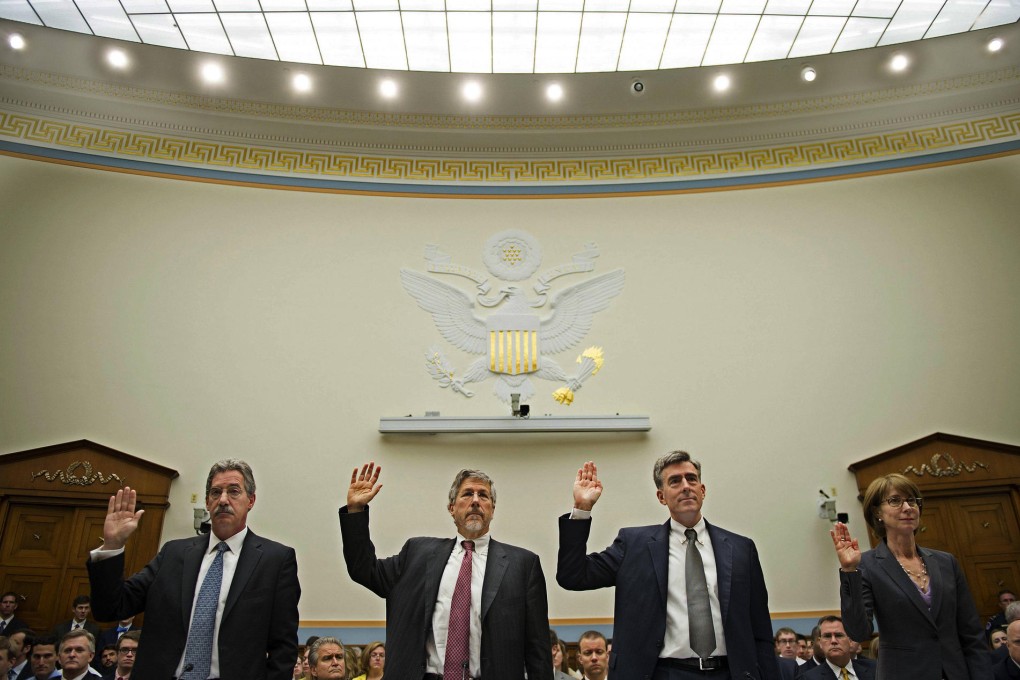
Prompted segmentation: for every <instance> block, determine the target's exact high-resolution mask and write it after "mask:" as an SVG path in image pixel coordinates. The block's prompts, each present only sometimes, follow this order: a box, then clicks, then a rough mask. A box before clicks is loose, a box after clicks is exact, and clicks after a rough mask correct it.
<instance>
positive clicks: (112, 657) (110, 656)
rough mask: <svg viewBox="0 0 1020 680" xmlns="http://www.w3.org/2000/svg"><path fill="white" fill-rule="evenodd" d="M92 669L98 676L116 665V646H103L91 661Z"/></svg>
mask: <svg viewBox="0 0 1020 680" xmlns="http://www.w3.org/2000/svg"><path fill="white" fill-rule="evenodd" d="M92 663H93V665H92V667H93V668H95V669H96V670H97V671H99V672H100V674H105V673H106V671H108V670H110V669H111V668H113V667H114V666H115V665H116V664H117V645H105V646H104V647H101V648H100V649H99V653H98V654H96V656H95V658H93V659H92Z"/></svg>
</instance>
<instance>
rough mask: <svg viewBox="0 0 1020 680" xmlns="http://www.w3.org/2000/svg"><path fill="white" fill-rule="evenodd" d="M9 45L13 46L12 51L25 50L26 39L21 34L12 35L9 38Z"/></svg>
mask: <svg viewBox="0 0 1020 680" xmlns="http://www.w3.org/2000/svg"><path fill="white" fill-rule="evenodd" d="M7 44H8V45H10V46H11V49H15V50H23V49H25V39H24V38H22V37H21V34H20V33H11V36H10V37H9V38H7Z"/></svg>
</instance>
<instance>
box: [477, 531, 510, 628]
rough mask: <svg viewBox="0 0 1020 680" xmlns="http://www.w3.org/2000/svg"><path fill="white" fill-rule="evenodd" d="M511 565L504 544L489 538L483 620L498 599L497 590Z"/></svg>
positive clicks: (483, 594)
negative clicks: (493, 602)
mask: <svg viewBox="0 0 1020 680" xmlns="http://www.w3.org/2000/svg"><path fill="white" fill-rule="evenodd" d="M508 566H510V556H509V555H508V554H507V552H506V550H505V549H504V548H503V544H502V543H499V542H498V541H494V540H492V539H491V538H490V539H489V554H488V556H487V557H486V559H485V579H484V580H483V581H482V616H481V618H482V620H483V621H484V620H485V615H486V614H488V613H489V607H491V606H492V601H493V600H495V599H496V592H497V591H498V590H499V584H500V583H501V582H502V581H503V575H504V574H506V569H507V567H508Z"/></svg>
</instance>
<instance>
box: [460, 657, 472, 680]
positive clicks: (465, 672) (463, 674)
mask: <svg viewBox="0 0 1020 680" xmlns="http://www.w3.org/2000/svg"><path fill="white" fill-rule="evenodd" d="M460 667H461V669H462V670H461V673H460V679H461V680H470V678H468V660H467V659H464V663H462V664H461V665H460Z"/></svg>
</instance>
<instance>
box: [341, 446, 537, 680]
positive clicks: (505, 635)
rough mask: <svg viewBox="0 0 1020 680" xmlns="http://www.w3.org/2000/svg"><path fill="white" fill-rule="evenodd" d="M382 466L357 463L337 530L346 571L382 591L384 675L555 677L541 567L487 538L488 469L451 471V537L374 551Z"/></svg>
mask: <svg viewBox="0 0 1020 680" xmlns="http://www.w3.org/2000/svg"><path fill="white" fill-rule="evenodd" d="M379 472H380V468H378V467H376V466H375V464H374V463H367V464H365V465H363V466H362V467H361V471H360V473H359V471H358V469H357V468H355V469H354V474H352V475H351V484H350V487H349V488H348V490H347V505H345V506H344V507H342V508H340V531H341V535H342V538H343V550H344V560H345V561H346V563H347V571H348V573H349V574H350V575H351V578H352V579H353V580H354V581H355V582H356V583H360V584H361V585H363V586H365V587H366V588H368V589H369V590H371V591H372V592H374V593H375V594H376V595H378V596H379V597H383V598H385V599H386V677H390V676H392V677H394V678H398V680H422V679H423V678H425V679H427V680H438V679H440V678H445V679H446V680H450V679H451V678H456V680H461V679H462V678H478V677H481V678H484V680H520V679H521V678H522V677H524V674H525V672H526V673H527V676H528V679H529V680H552V677H553V675H552V650H551V648H550V646H549V617H548V603H547V601H546V589H545V577H544V576H543V575H542V565H541V563H540V562H539V559H538V556H537V555H535V554H534V553H532V552H529V551H527V550H524V549H523V548H518V547H515V546H512V545H507V544H506V543H500V542H498V541H496V540H495V539H492V538H491V537H490V536H489V523H490V522H491V521H492V516H493V513H494V512H495V508H496V490H495V488H494V486H493V484H492V480H491V479H490V478H489V477H488V475H486V474H485V473H484V472H480V471H478V470H461V471H460V472H459V473H458V474H457V476H456V478H455V479H454V482H453V485H452V486H451V487H450V493H449V505H448V506H447V510H448V512H449V513H450V516H451V517H452V518H453V523H454V525H455V526H456V527H457V534H458V536H457V538H456V539H454V538H411V539H409V540H408V541H407V542H406V543H405V544H404V547H403V548H402V549H401V550H400V553H399V554H397V555H394V556H392V557H387V558H383V559H379V558H377V557H376V554H375V546H374V545H372V540H371V537H370V535H369V530H368V515H369V513H368V504H369V502H371V501H372V499H373V498H375V496H376V494H377V493H379V489H381V488H382V485H381V484H378V480H379ZM469 605H470V606H469Z"/></svg>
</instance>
